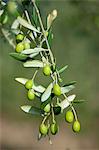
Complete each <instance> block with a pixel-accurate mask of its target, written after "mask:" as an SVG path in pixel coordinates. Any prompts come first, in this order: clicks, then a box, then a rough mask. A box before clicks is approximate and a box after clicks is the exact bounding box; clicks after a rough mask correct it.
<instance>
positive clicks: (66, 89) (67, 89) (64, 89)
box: [61, 85, 75, 94]
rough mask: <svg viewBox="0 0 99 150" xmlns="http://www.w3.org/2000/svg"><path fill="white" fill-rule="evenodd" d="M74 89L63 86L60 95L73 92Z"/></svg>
mask: <svg viewBox="0 0 99 150" xmlns="http://www.w3.org/2000/svg"><path fill="white" fill-rule="evenodd" d="M74 88H75V87H74V85H69V86H64V87H61V92H62V94H65V93H68V92H69V91H71V90H73V89H74Z"/></svg>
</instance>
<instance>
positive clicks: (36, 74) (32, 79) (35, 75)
mask: <svg viewBox="0 0 99 150" xmlns="http://www.w3.org/2000/svg"><path fill="white" fill-rule="evenodd" d="M37 73H38V70H36V71H35V73H34V75H33V77H32V80H34V79H35V77H36V75H37Z"/></svg>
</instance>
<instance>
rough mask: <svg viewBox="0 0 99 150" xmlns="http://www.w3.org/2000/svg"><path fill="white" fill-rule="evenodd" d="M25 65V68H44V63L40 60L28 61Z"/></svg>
mask: <svg viewBox="0 0 99 150" xmlns="http://www.w3.org/2000/svg"><path fill="white" fill-rule="evenodd" d="M23 65H24V67H39V68H42V67H43V66H44V65H43V62H42V61H40V60H32V61H27V62H25V63H24V64H23Z"/></svg>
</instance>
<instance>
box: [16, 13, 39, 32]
mask: <svg viewBox="0 0 99 150" xmlns="http://www.w3.org/2000/svg"><path fill="white" fill-rule="evenodd" d="M17 20H18V22H19V23H20V24H21V25H22V26H24V27H26V28H28V29H30V30H32V31H35V32H38V33H40V31H38V30H37V29H36V28H35V27H34V26H32V25H31V24H29V23H28V22H27V21H26V20H25V19H23V18H22V17H20V16H18V18H17Z"/></svg>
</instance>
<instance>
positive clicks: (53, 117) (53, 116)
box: [51, 104, 55, 123]
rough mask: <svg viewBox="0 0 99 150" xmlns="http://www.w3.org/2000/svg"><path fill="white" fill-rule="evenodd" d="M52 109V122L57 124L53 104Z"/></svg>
mask: <svg viewBox="0 0 99 150" xmlns="http://www.w3.org/2000/svg"><path fill="white" fill-rule="evenodd" d="M51 106H52V108H51V111H52V119H53V120H52V121H53V123H55V115H54V110H53V104H51Z"/></svg>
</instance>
